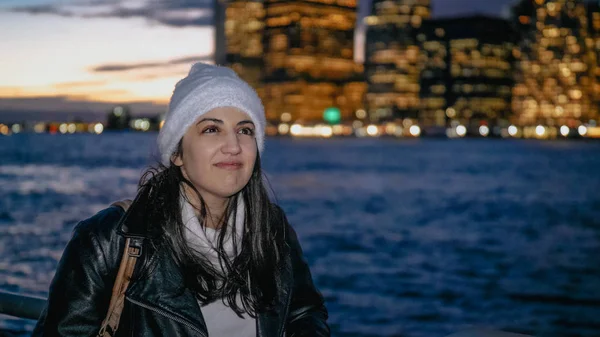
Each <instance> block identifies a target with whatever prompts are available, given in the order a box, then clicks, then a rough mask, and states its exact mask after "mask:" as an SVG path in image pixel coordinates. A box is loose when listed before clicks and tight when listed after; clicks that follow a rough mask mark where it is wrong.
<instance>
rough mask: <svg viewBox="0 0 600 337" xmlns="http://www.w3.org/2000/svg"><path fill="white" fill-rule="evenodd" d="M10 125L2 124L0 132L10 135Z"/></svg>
mask: <svg viewBox="0 0 600 337" xmlns="http://www.w3.org/2000/svg"><path fill="white" fill-rule="evenodd" d="M8 130H9V129H8V125H4V124H0V133H1V134H3V135H5V136H7V135H8Z"/></svg>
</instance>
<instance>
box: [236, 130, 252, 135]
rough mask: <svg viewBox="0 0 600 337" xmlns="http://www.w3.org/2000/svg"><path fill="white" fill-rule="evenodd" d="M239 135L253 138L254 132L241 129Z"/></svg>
mask: <svg viewBox="0 0 600 337" xmlns="http://www.w3.org/2000/svg"><path fill="white" fill-rule="evenodd" d="M238 132H239V133H241V134H243V135H247V136H254V130H253V129H252V128H241V129H240V130H239V131H238Z"/></svg>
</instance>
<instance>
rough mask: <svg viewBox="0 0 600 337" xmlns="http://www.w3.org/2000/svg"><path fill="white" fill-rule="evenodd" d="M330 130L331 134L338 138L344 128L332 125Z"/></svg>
mask: <svg viewBox="0 0 600 337" xmlns="http://www.w3.org/2000/svg"><path fill="white" fill-rule="evenodd" d="M332 129H333V134H334V135H336V136H339V135H341V134H343V133H344V128H343V127H342V126H341V125H334V126H333V128H332Z"/></svg>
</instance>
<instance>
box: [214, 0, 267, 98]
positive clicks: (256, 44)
mask: <svg viewBox="0 0 600 337" xmlns="http://www.w3.org/2000/svg"><path fill="white" fill-rule="evenodd" d="M220 1H224V0H220ZM224 4H225V6H226V8H225V9H224V13H225V14H224V20H225V22H224V27H223V34H224V36H225V39H224V41H225V46H224V49H225V52H224V64H225V65H226V66H228V67H230V68H232V69H233V70H235V72H236V73H237V74H238V75H239V76H240V77H241V78H242V79H244V80H245V81H246V82H248V83H249V84H250V85H251V86H252V87H253V88H255V89H256V90H257V91H260V89H261V80H262V71H263V31H264V17H265V10H264V6H263V1H262V0H229V1H227V2H225V3H224Z"/></svg>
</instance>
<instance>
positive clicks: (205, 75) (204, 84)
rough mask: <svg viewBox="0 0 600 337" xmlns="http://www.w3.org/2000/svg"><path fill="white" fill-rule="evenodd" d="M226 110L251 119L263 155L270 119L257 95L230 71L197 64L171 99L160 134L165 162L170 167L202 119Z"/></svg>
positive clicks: (160, 148)
mask: <svg viewBox="0 0 600 337" xmlns="http://www.w3.org/2000/svg"><path fill="white" fill-rule="evenodd" d="M225 106H229V107H235V108H238V109H240V110H241V111H243V112H245V113H246V114H248V116H250V119H252V122H254V126H255V135H256V144H257V146H258V152H259V153H260V152H261V151H262V149H263V147H264V138H265V124H266V119H265V110H264V108H263V105H262V102H261V101H260V98H259V97H258V95H257V94H256V91H254V89H252V87H250V85H248V84H247V83H246V82H244V81H242V80H241V79H240V78H239V77H238V76H237V75H236V73H235V72H234V71H233V70H231V69H229V68H226V67H220V66H213V65H210V64H205V63H196V64H194V65H193V66H192V69H191V70H190V72H189V74H188V75H187V76H186V77H185V78H183V79H182V80H180V81H179V82H177V84H176V85H175V89H174V91H173V95H172V96H171V101H170V103H169V109H168V111H167V116H166V118H165V122H164V124H163V127H162V128H161V130H160V132H159V133H158V150H159V151H160V158H161V162H162V163H163V164H164V165H165V166H167V167H168V166H170V164H171V156H172V155H173V153H174V152H175V150H176V149H177V144H178V143H179V141H180V140H181V138H182V137H183V135H184V134H185V132H186V131H187V129H188V128H189V127H190V126H191V125H192V124H193V123H194V122H195V121H196V120H197V119H198V117H200V116H202V115H204V114H205V113H207V112H209V111H210V110H212V109H215V108H218V107H225Z"/></svg>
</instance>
